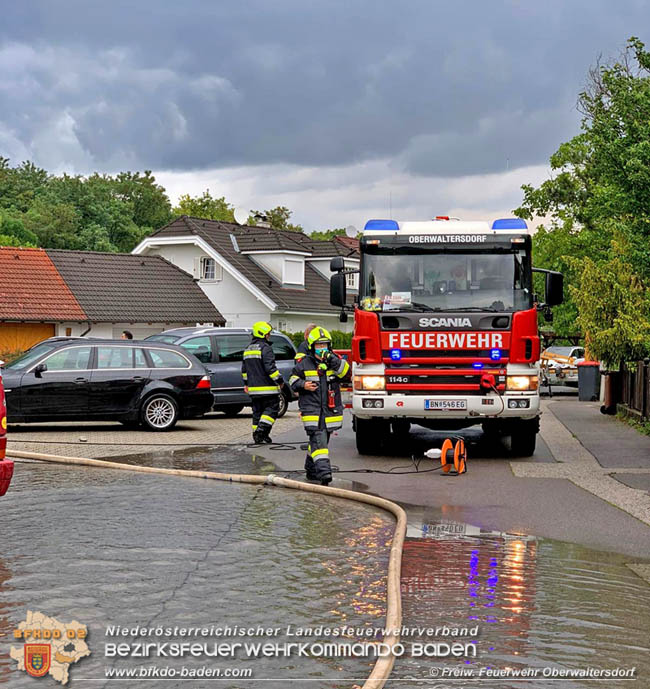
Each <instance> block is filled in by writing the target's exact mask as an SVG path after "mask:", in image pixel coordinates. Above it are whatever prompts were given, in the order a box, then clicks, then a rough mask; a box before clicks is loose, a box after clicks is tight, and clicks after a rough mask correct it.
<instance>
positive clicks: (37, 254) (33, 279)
mask: <svg viewBox="0 0 650 689" xmlns="http://www.w3.org/2000/svg"><path fill="white" fill-rule="evenodd" d="M0 320H6V321H51V320H54V321H85V320H87V318H86V314H85V312H84V310H83V308H82V307H81V305H80V304H79V302H78V301H77V299H76V298H75V296H74V294H73V293H72V291H71V290H70V288H69V287H68V285H67V284H66V283H65V282H64V280H63V278H62V277H61V275H60V274H59V272H58V271H57V269H56V267H55V266H54V265H53V263H52V261H51V260H50V257H49V256H48V255H47V253H46V252H45V251H44V250H43V249H16V248H12V247H0Z"/></svg>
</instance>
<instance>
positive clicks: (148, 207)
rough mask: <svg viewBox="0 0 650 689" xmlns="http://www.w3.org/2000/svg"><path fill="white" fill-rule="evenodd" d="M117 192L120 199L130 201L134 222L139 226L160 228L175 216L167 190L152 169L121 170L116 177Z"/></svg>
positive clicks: (115, 186)
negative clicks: (159, 182) (141, 170)
mask: <svg viewBox="0 0 650 689" xmlns="http://www.w3.org/2000/svg"><path fill="white" fill-rule="evenodd" d="M114 188H115V193H116V195H117V197H118V198H119V199H121V200H122V201H126V202H128V203H130V205H131V207H132V208H133V222H134V223H135V224H136V225H137V226H138V227H141V228H142V227H150V228H152V229H158V228H159V227H162V226H163V225H166V224H167V223H168V222H169V221H170V220H171V219H172V217H173V215H172V205H171V203H170V201H169V197H168V196H167V192H166V191H165V189H164V187H162V186H160V184H156V178H155V177H154V176H153V174H152V173H151V170H145V171H144V174H143V175H141V174H140V173H139V172H120V173H119V174H118V175H116V177H115V178H114Z"/></svg>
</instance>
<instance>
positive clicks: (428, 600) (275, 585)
mask: <svg viewBox="0 0 650 689" xmlns="http://www.w3.org/2000/svg"><path fill="white" fill-rule="evenodd" d="M123 461H124V462H127V463H135V464H143V465H149V466H160V467H167V468H178V469H200V470H206V471H210V470H212V471H222V472H233V473H269V472H274V471H276V468H275V466H274V464H273V463H272V461H270V460H269V459H264V458H262V457H260V456H251V455H250V454H249V453H247V452H246V451H244V450H241V451H237V450H233V449H230V448H223V449H219V448H203V449H189V450H188V449H186V450H176V451H172V450H170V451H166V452H155V453H151V454H143V455H139V456H130V457H127V458H125V459H124V460H123ZM280 473H282V472H280ZM355 488H357V489H362V488H363V485H361V484H357V485H355ZM404 507H405V509H406V510H407V514H408V520H409V527H408V533H407V540H406V544H405V548H404V555H403V565H402V609H403V626H404V627H407V628H417V627H425V628H436V627H437V628H440V631H439V634H438V636H435V637H427V636H424V635H422V634H420V633H418V632H415V633H411V634H406V635H404V636H403V638H402V641H403V642H404V644H405V645H406V646H407V647H409V644H411V643H413V642H415V643H419V642H421V643H431V642H435V643H440V642H443V643H449V642H453V641H458V642H461V643H463V644H468V645H469V646H473V647H475V648H476V653H475V655H474V653H473V652H472V653H467V654H465V656H463V657H459V658H444V659H443V658H435V657H425V658H422V657H420V658H415V657H409V656H408V654H407V655H406V656H405V657H401V658H398V659H397V661H396V663H395V667H394V671H393V674H392V676H391V677H392V683H389V684H388V685H387V686H396V687H400V688H401V687H416V686H428V687H438V688H443V687H444V689H450V688H451V687H456V688H457V687H461V688H463V689H466V688H467V687H471V686H477V685H478V686H486V687H491V688H492V687H493V688H495V689H496V687H498V688H499V689H502V688H503V689H509V688H510V687H513V688H514V687H521V686H526V687H532V688H533V689H545V688H546V687H557V686H560V687H563V688H567V689H574V688H575V689H582V688H583V687H591V686H593V685H594V684H596V682H594V681H582V680H579V679H576V680H573V679H562V680H560V681H557V680H551V679H543V678H539V679H528V680H527V681H525V682H522V681H517V682H515V681H509V680H508V679H499V680H486V679H485V678H483V679H480V680H478V681H471V679H462V678H459V677H449V676H445V675H443V674H439V675H438V677H435V675H432V674H431V673H432V671H434V672H438V673H443V672H444V671H445V670H447V671H450V670H456V671H458V670H464V671H474V672H475V673H478V672H480V671H481V669H484V670H487V669H496V668H499V669H505V668H512V669H517V668H520V669H524V668H532V669H538V670H540V671H541V669H542V668H545V667H556V668H565V669H566V668H588V667H594V668H601V669H604V668H615V667H625V668H630V667H636V673H637V674H636V676H637V677H639V682H638V684H637V686H640V687H645V686H650V659H649V658H650V653H649V650H650V642H649V641H648V640H649V639H650V617H649V614H648V611H649V610H650V586H648V584H647V583H646V582H644V581H643V580H642V579H640V578H639V577H638V576H637V575H636V574H634V573H633V572H632V571H631V570H630V569H628V568H627V567H626V566H625V563H626V562H629V561H630V558H629V557H628V556H624V555H619V554H614V553H608V552H601V551H595V550H590V549H588V548H585V547H582V546H578V545H573V544H569V543H564V542H559V541H554V540H550V539H538V538H536V537H535V536H533V535H530V534H523V533H501V532H488V531H485V530H481V529H480V528H479V527H476V526H472V525H470V524H466V523H463V522H461V521H458V520H456V519H454V516H455V514H454V511H453V510H448V509H446V508H443V509H434V508H422V507H418V506H416V505H404ZM393 525H394V522H393V519H392V518H391V517H390V516H389V515H387V514H385V513H384V512H382V511H380V510H377V509H374V508H371V507H368V506H364V505H360V504H355V503H352V502H349V501H343V500H339V499H333V498H326V497H324V496H318V495H311V494H302V493H298V492H294V491H290V490H283V489H279V488H274V487H270V486H249V485H242V484H228V483H223V482H218V481H206V480H201V479H184V478H176V477H166V476H156V475H142V474H135V473H133V474H132V473H129V472H122V471H116V470H110V469H92V468H84V467H64V466H59V465H52V464H41V463H30V462H20V463H17V465H16V475H15V478H14V482H13V484H12V487H11V490H10V492H9V493H8V494H7V495H6V496H5V497H4V498H3V499H2V502H1V503H0V528H1V529H2V539H3V540H2V551H1V554H0V591H1V592H2V597H1V598H0V651H1V652H0V686H5V685H6V686H8V687H11V689H13V687H19V688H20V687H31V686H33V680H32V679H31V678H29V677H28V676H26V675H25V674H24V673H17V672H16V671H15V670H14V667H15V662H14V661H10V660H9V658H8V647H9V646H10V645H11V643H12V640H11V634H12V631H13V629H15V627H16V626H17V624H18V622H20V621H21V620H22V619H24V616H25V613H26V611H27V610H39V611H42V612H44V613H45V614H48V615H52V616H54V617H57V618H62V619H64V620H72V619H76V620H79V621H80V622H82V623H83V624H86V625H88V628H89V630H90V636H89V640H88V644H89V647H90V649H91V652H92V654H91V655H90V656H89V657H88V658H86V659H84V660H83V663H81V664H80V665H79V666H78V667H77V666H73V667H72V668H71V672H70V676H71V680H70V685H69V686H70V687H72V689H75V687H81V688H84V687H103V686H109V685H110V682H107V681H103V680H102V678H103V676H104V674H103V673H104V671H105V668H106V667H120V668H136V667H140V666H141V663H142V661H136V660H135V659H132V658H125V659H117V660H116V659H107V658H105V657H104V645H105V644H106V643H110V642H112V641H115V637H113V636H111V635H110V634H108V633H107V630H108V628H109V627H110V626H122V627H132V626H144V627H152V626H153V627H156V626H161V627H169V626H174V625H180V626H191V627H199V626H214V625H230V626H233V627H236V626H252V625H262V626H264V627H267V628H281V629H283V630H284V629H286V627H287V626H288V625H291V626H293V627H294V628H300V627H302V628H315V627H318V626H319V625H323V626H324V627H329V628H340V627H342V626H344V625H349V626H352V627H357V628H366V629H367V628H372V629H381V628H383V626H384V615H385V603H384V601H385V576H386V570H387V561H388V549H389V546H390V542H391V538H392V533H393ZM643 559H644V558H643V557H639V558H638V559H637V561H641V560H643ZM475 627H477V628H478V629H477V630H476V631H477V633H476V634H475V635H471V636H467V637H464V638H463V637H458V638H454V637H452V636H449V635H448V634H449V631H447V632H445V630H451V629H471V628H475ZM446 634H447V635H446ZM121 640H127V641H128V640H129V638H128V637H126V638H125V639H121ZM141 640H142V639H141ZM145 640H151V639H145ZM154 640H155V639H154ZM210 640H211V641H214V640H215V639H210ZM216 640H217V641H219V640H220V639H216ZM257 640H258V641H259V640H260V639H257ZM264 640H268V639H264ZM274 640H277V641H281V642H286V641H289V639H287V637H286V636H285V635H284V634H282V635H280V636H279V637H278V638H276V639H274ZM349 640H352V641H353V640H354V639H353V638H350V639H349ZM472 650H473V649H472ZM174 662H175V664H176V666H178V664H179V662H180V661H174ZM174 662H170V665H174ZM373 663H374V658H336V659H333V658H326V657H320V658H318V657H311V658H304V657H295V656H292V657H290V658H281V657H276V658H263V657H262V658H254V659H245V658H239V659H237V660H231V661H230V662H227V661H223V662H221V663H219V665H220V666H221V667H228V666H231V667H238V668H242V667H243V668H246V667H247V668H251V669H252V670H253V671H254V678H257V679H273V680H276V679H277V680H278V681H265V682H263V683H260V684H259V686H264V687H286V686H308V687H348V688H349V687H352V686H354V685H355V684H362V683H363V680H364V679H365V678H366V677H367V675H368V673H369V671H370V668H371V666H372V665H373ZM148 664H149V665H155V664H160V662H159V661H155V660H150V661H149V662H148ZM184 664H185V665H188V666H190V667H198V666H201V665H204V664H205V663H204V659H198V660H197V659H186V660H185V661H184ZM209 664H213V665H214V664H215V662H214V661H210V663H209ZM475 676H477V675H475ZM434 677H435V678H434ZM278 678H282V679H278ZM291 680H294V681H291ZM290 681H291V682H290ZM600 684H601V685H602V686H607V687H609V686H624V685H623V683H622V682H621V681H618V682H617V681H615V680H609V681H607V682H600ZM134 686H138V684H137V683H135V682H134ZM142 686H150V687H151V686H153V687H157V686H160V687H166V688H168V687H188V686H192V687H207V686H222V687H223V686H226V687H232V688H239V687H251V686H256V683H255V682H254V681H253V680H249V681H238V680H231V681H220V682H218V683H215V682H210V681H208V680H205V681H203V682H202V681H200V680H197V681H193V682H192V681H190V682H188V681H184V680H165V681H162V680H161V681H160V682H157V681H155V680H149V681H147V682H146V684H143V685H142Z"/></svg>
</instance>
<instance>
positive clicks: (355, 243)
mask: <svg viewBox="0 0 650 689" xmlns="http://www.w3.org/2000/svg"><path fill="white" fill-rule="evenodd" d="M334 241H335V242H338V243H339V244H343V246H344V247H346V248H347V249H352V250H353V251H356V252H357V253H359V240H358V239H357V238H356V237H344V236H341V235H339V236H337V237H334Z"/></svg>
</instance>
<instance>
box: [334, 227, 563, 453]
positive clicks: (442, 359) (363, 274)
mask: <svg viewBox="0 0 650 689" xmlns="http://www.w3.org/2000/svg"><path fill="white" fill-rule="evenodd" d="M360 251H361V266H360V271H359V272H360V276H359V294H358V296H356V297H355V303H354V305H347V304H346V302H347V299H346V274H347V273H350V272H354V271H351V270H349V269H346V268H345V265H344V261H343V259H342V258H341V257H338V258H334V259H332V262H331V266H330V267H331V270H332V271H333V272H334V275H332V279H331V283H330V288H331V294H330V298H331V303H332V304H333V305H335V306H340V307H341V309H342V311H341V319H342V320H347V313H346V311H349V310H352V309H353V310H354V336H353V338H352V361H353V393H352V411H353V427H354V429H355V432H356V441H357V449H358V451H359V453H361V454H376V453H378V452H379V451H380V449H381V448H382V446H383V445H384V443H385V441H386V439H387V434H389V433H391V432H392V433H394V434H403V433H408V431H409V429H410V426H411V423H417V424H420V425H422V426H426V427H429V428H433V429H441V430H456V429H460V428H465V427H467V426H472V425H475V424H482V426H483V430H484V431H485V433H486V434H490V435H493V436H501V435H504V436H505V435H508V436H510V438H511V448H512V454H513V455H516V456H530V455H532V454H533V452H534V451H535V440H536V434H537V432H538V431H539V415H540V405H539V359H540V340H539V335H538V330H537V314H538V311H540V310H542V311H544V313H545V315H546V316H547V318H550V307H551V306H554V305H556V304H560V303H561V302H562V290H563V278H562V274H561V273H556V272H552V271H545V270H539V269H533V267H532V261H531V232H530V230H529V229H528V227H527V225H526V222H525V221H524V220H521V219H519V218H504V219H499V220H495V221H494V222H492V223H488V222H461V221H459V220H456V219H449V218H447V217H438V218H437V219H436V220H432V221H427V222H397V221H395V220H370V221H368V222H367V223H366V226H365V228H364V230H363V233H362V237H361V240H360ZM533 270H538V271H539V272H542V273H545V274H546V279H545V298H544V301H543V302H542V301H541V300H540V299H538V297H537V296H536V295H535V294H533Z"/></svg>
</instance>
